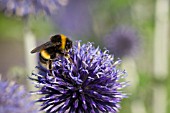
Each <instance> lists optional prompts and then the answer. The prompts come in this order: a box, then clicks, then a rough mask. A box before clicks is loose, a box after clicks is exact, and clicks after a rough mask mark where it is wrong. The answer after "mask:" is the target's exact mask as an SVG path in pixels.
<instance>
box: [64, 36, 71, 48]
mask: <svg viewBox="0 0 170 113" xmlns="http://www.w3.org/2000/svg"><path fill="white" fill-rule="evenodd" d="M65 48H66V50H69V49H71V48H72V41H71V40H70V39H69V38H67V39H66V46H65Z"/></svg>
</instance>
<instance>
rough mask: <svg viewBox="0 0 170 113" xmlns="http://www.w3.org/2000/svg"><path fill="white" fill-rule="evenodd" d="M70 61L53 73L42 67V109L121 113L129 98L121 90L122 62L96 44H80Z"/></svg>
mask: <svg viewBox="0 0 170 113" xmlns="http://www.w3.org/2000/svg"><path fill="white" fill-rule="evenodd" d="M69 55H70V58H68V59H67V58H65V57H61V58H58V59H57V60H56V61H55V62H54V63H53V65H54V68H53V70H52V74H51V73H50V72H49V70H46V69H43V68H41V67H39V70H40V73H41V74H35V73H33V75H35V76H37V79H33V78H32V80H34V81H35V84H36V87H37V88H38V89H39V90H38V91H35V92H33V93H34V94H40V95H42V97H41V98H39V99H38V100H37V102H42V105H41V106H42V107H41V110H44V111H46V112H48V113H56V112H58V113H65V112H69V113H85V112H88V113H99V112H112V113H116V112H118V110H119V108H120V105H119V103H120V102H121V100H122V99H123V98H125V97H126V95H125V94H124V93H122V91H120V89H122V88H123V87H125V86H126V82H119V79H120V78H122V77H124V76H125V75H126V72H125V71H121V70H119V69H117V65H118V64H119V63H120V60H118V61H114V58H113V56H112V55H109V53H108V51H107V50H105V51H104V52H102V51H101V50H100V49H99V48H95V47H94V46H93V45H92V43H87V44H83V45H82V46H81V45H80V42H79V41H78V42H77V43H76V44H75V45H74V46H73V48H72V49H71V50H70V52H69Z"/></svg>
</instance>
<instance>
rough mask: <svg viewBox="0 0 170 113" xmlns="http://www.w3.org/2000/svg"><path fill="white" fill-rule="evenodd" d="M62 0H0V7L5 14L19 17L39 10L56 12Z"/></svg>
mask: <svg viewBox="0 0 170 113" xmlns="http://www.w3.org/2000/svg"><path fill="white" fill-rule="evenodd" d="M62 1H63V0H0V9H1V10H3V11H5V13H7V14H10V15H17V16H21V17H24V16H28V15H29V14H37V13H39V12H45V13H46V14H51V13H56V11H57V9H58V7H60V6H62V5H63V3H62ZM65 1H66V0H65Z"/></svg>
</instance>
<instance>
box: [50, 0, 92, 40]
mask: <svg viewBox="0 0 170 113" xmlns="http://www.w3.org/2000/svg"><path fill="white" fill-rule="evenodd" d="M89 2H90V1H86V0H71V2H69V4H68V5H67V6H66V7H63V9H61V10H59V11H58V13H57V14H56V15H53V16H52V20H53V22H54V24H56V27H58V29H59V30H60V31H61V32H63V33H64V34H68V35H71V36H74V37H82V36H86V37H87V36H89V34H91V33H92V31H93V30H92V18H91V15H90V12H89Z"/></svg>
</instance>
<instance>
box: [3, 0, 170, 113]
mask: <svg viewBox="0 0 170 113" xmlns="http://www.w3.org/2000/svg"><path fill="white" fill-rule="evenodd" d="M4 1H5V0H1V1H0V9H1V12H0V76H1V79H2V80H13V81H16V82H17V83H19V84H22V85H25V86H26V87H27V88H28V89H32V86H31V85H30V83H29V82H28V76H30V75H31V72H32V71H35V66H36V65H37V56H36V55H31V54H30V51H31V50H32V49H33V48H34V47H36V46H37V45H39V44H41V43H43V42H46V41H48V40H49V37H50V36H51V35H53V34H58V33H63V34H65V35H67V36H68V37H69V38H71V39H72V40H73V41H75V40H82V42H83V43H86V42H88V41H90V42H94V45H95V46H96V47H97V46H99V47H100V48H101V49H105V48H107V49H108V50H109V51H110V54H114V56H115V59H118V58H120V59H121V60H122V64H121V68H122V69H125V70H126V71H127V73H128V76H127V77H126V81H130V82H129V84H130V86H129V87H127V88H126V90H125V92H127V94H128V95H129V97H128V98H126V99H124V100H123V101H122V102H121V106H122V108H121V109H120V113H170V76H169V75H170V71H169V70H170V66H169V65H170V45H169V42H170V33H169V32H170V26H169V22H170V15H169V14H170V7H169V6H170V1H169V0H107V1H104V0H56V1H57V2H58V4H54V3H49V2H47V3H44V6H45V8H43V9H44V10H42V9H41V8H39V7H40V6H39V5H37V4H36V5H35V6H34V7H33V8H34V10H32V12H31V13H30V12H29V11H28V9H29V8H30V7H29V8H28V7H25V6H26V5H23V4H19V5H18V4H17V5H18V6H17V5H16V4H14V3H15V2H17V0H15V1H13V2H11V0H6V2H4ZM18 1H24V0H18ZM25 1H27V0H25ZM42 1H43V0H42ZM36 8H37V9H38V10H37V9H36ZM39 10H40V11H39ZM36 11H38V13H37V12H36ZM33 12H36V13H33Z"/></svg>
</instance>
